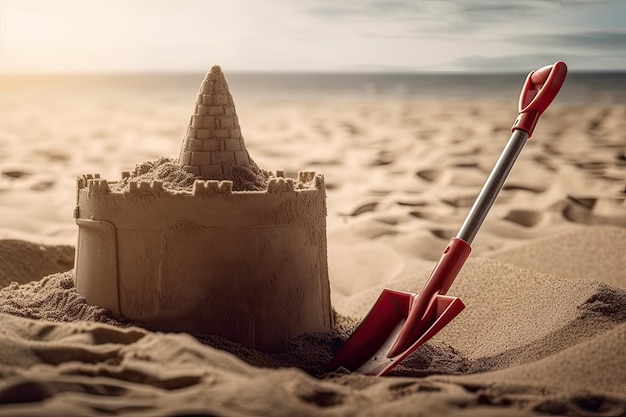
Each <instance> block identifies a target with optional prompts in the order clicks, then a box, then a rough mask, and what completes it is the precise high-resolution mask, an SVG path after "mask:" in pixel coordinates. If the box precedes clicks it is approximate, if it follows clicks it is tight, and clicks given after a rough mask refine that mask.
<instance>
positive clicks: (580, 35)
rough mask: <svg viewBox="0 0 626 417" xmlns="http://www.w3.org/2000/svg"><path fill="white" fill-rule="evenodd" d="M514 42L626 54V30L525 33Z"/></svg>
mask: <svg viewBox="0 0 626 417" xmlns="http://www.w3.org/2000/svg"><path fill="white" fill-rule="evenodd" d="M514 40H515V41H516V42H519V43H526V44H532V45H545V46H550V47H560V48H591V49H594V50H605V51H615V52H621V54H622V55H624V56H626V48H625V45H626V32H619V31H588V32H575V33H559V34H542V35H525V36H523V37H519V38H514Z"/></svg>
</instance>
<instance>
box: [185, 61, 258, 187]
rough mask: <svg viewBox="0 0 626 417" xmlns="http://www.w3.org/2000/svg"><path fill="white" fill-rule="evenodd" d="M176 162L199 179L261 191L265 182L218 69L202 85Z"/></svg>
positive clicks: (212, 71)
mask: <svg viewBox="0 0 626 417" xmlns="http://www.w3.org/2000/svg"><path fill="white" fill-rule="evenodd" d="M178 162H179V163H180V164H181V165H182V166H183V168H184V169H185V170H186V171H187V172H190V173H192V174H194V175H196V176H198V177H199V178H202V179H212V180H231V181H233V189H234V190H240V189H248V190H250V189H251V188H252V189H262V188H263V185H264V182H265V180H266V179H267V178H266V176H265V175H263V174H264V173H263V172H262V171H261V170H260V169H259V167H258V166H257V165H256V164H255V163H254V161H253V160H252V159H251V158H250V155H249V154H248V151H247V150H246V144H245V142H244V139H243V137H242V136H241V128H240V127H239V120H238V118H237V113H236V111H235V104H234V102H233V97H232V95H231V94H230V91H229V90H228V84H227V83H226V79H225V78H224V74H223V73H222V70H221V68H220V67H219V66H214V67H213V68H211V71H210V72H209V73H208V74H207V75H206V78H205V79H204V81H203V82H202V86H201V88H200V92H199V93H198V96H197V98H196V106H195V110H194V114H193V115H192V116H191V119H190V121H189V127H188V128H187V133H186V135H185V138H184V140H183V145H182V147H181V151H180V156H179V158H178Z"/></svg>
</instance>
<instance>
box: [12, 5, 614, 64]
mask: <svg viewBox="0 0 626 417" xmlns="http://www.w3.org/2000/svg"><path fill="white" fill-rule="evenodd" d="M557 60H564V61H566V62H567V63H568V66H569V67H570V69H571V70H580V71H587V70H626V1H624V0H522V1H520V0H518V1H512V0H502V1H492V0H387V1H382V0H0V72H5V73H6V72H13V73H15V72H110V71H112V72H134V71H154V72H171V71H176V72H179V71H185V72H187V71H189V72H191V71H206V70H207V69H208V68H210V67H211V66H212V65H213V64H220V65H221V66H222V67H223V68H225V69H228V70H229V71H305V72H309V71H402V72H413V71H425V72H439V71H445V72H448V71H471V72H525V71H527V70H528V69H533V68H537V67H539V66H544V65H547V64H551V63H553V62H555V61H557Z"/></svg>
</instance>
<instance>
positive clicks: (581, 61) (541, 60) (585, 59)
mask: <svg viewBox="0 0 626 417" xmlns="http://www.w3.org/2000/svg"><path fill="white" fill-rule="evenodd" d="M556 61H565V62H566V63H567V66H568V67H569V69H570V71H599V70H606V69H607V68H620V66H621V68H622V69H623V68H624V66H623V65H624V62H623V59H622V58H620V57H616V56H615V55H614V54H611V53H605V54H589V53H584V52H583V53H560V52H555V53H526V54H517V55H504V56H497V57H489V56H482V55H471V56H465V57H461V58H458V59H456V60H454V62H453V67H454V68H455V69H457V70H461V71H481V72H528V71H531V70H534V69H537V68H540V67H543V66H545V65H550V64H553V63H554V62H556Z"/></svg>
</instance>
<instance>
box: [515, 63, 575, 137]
mask: <svg viewBox="0 0 626 417" xmlns="http://www.w3.org/2000/svg"><path fill="white" fill-rule="evenodd" d="M566 75H567V65H565V62H562V61H559V62H557V63H555V64H554V65H548V66H547V67H543V68H540V69H538V70H535V71H532V72H531V73H530V74H528V77H526V82H525V83H524V86H523V87H522V93H521V94H520V97H519V107H518V112H519V114H518V116H517V119H516V120H515V122H514V123H513V127H512V128H511V130H512V131H515V130H518V129H520V130H523V131H525V132H526V133H528V137H531V136H532V134H533V130H535V126H536V125H537V121H538V120H539V117H540V116H541V115H542V114H543V112H544V111H546V109H547V108H548V106H549V105H550V103H552V100H554V98H555V97H556V95H557V94H558V92H559V90H560V89H561V86H562V85H563V82H564V81H565V76H566Z"/></svg>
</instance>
